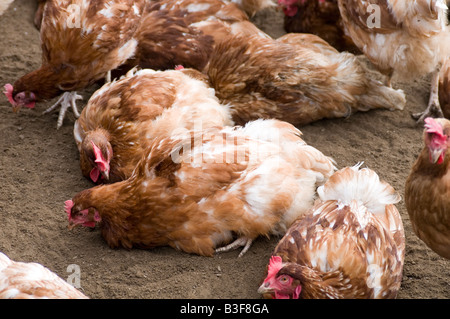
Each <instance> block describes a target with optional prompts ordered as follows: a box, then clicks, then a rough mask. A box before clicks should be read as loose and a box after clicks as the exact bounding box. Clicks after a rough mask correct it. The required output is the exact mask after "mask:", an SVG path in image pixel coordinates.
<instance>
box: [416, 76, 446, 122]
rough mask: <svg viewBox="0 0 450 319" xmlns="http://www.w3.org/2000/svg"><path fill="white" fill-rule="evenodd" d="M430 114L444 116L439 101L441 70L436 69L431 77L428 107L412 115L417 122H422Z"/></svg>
mask: <svg viewBox="0 0 450 319" xmlns="http://www.w3.org/2000/svg"><path fill="white" fill-rule="evenodd" d="M428 116H431V117H444V114H443V113H442V110H441V105H440V103H439V70H436V71H435V72H434V73H433V76H432V78H431V92H430V99H429V101H428V106H427V108H426V109H425V111H423V112H422V113H414V114H413V115H412V117H413V118H414V119H415V120H417V123H422V122H423V120H424V119H425V118H426V117H428Z"/></svg>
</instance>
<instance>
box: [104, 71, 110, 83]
mask: <svg viewBox="0 0 450 319" xmlns="http://www.w3.org/2000/svg"><path fill="white" fill-rule="evenodd" d="M105 83H111V70H109V71H108V73H106V76H105Z"/></svg>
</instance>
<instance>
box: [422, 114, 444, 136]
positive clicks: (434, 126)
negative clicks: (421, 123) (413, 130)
mask: <svg viewBox="0 0 450 319" xmlns="http://www.w3.org/2000/svg"><path fill="white" fill-rule="evenodd" d="M425 128H426V129H427V133H434V134H437V135H439V136H441V137H443V136H445V135H444V131H443V130H442V126H441V125H440V124H439V123H438V122H437V121H436V120H435V119H434V118H432V117H427V118H426V119H425Z"/></svg>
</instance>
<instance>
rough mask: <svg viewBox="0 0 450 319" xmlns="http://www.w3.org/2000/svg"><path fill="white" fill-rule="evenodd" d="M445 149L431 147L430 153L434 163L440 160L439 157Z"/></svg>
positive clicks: (431, 160)
mask: <svg viewBox="0 0 450 319" xmlns="http://www.w3.org/2000/svg"><path fill="white" fill-rule="evenodd" d="M443 151H444V150H443V149H441V148H440V147H436V148H430V149H429V153H430V162H431V163H432V164H436V163H437V162H438V161H439V158H440V157H441V155H442V152H443Z"/></svg>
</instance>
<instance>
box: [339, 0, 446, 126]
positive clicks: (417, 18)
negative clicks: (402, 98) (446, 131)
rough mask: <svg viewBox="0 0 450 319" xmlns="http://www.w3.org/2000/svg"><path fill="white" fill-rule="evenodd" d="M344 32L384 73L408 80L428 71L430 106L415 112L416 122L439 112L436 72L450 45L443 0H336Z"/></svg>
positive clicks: (437, 114)
mask: <svg viewBox="0 0 450 319" xmlns="http://www.w3.org/2000/svg"><path fill="white" fill-rule="evenodd" d="M338 3H339V10H340V12H341V16H342V21H343V23H344V26H345V28H346V30H347V33H348V35H349V36H350V37H351V38H352V40H353V42H354V43H355V44H356V45H357V46H358V48H359V49H360V50H361V51H362V52H363V53H364V54H365V55H366V56H367V58H368V59H369V60H370V61H371V62H372V63H373V64H374V65H375V66H376V67H377V68H378V69H379V71H380V72H381V73H383V74H385V75H386V76H387V83H388V85H390V84H391V78H392V77H393V76H397V77H398V79H399V80H403V81H408V80H413V79H417V78H418V77H422V76H425V75H427V74H430V73H431V74H432V79H431V90H430V98H429V102H428V106H427V107H426V109H425V110H424V112H422V113H416V114H413V117H414V118H415V119H417V121H418V122H422V121H423V119H424V118H425V117H427V116H437V117H442V110H441V108H440V104H439V94H438V86H439V71H440V67H441V64H442V63H443V61H444V59H445V58H446V57H447V55H448V52H449V47H450V31H449V30H448V27H447V23H448V20H447V5H446V3H445V0H417V1H404V0H386V1H379V0H369V1H362V0H338Z"/></svg>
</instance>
